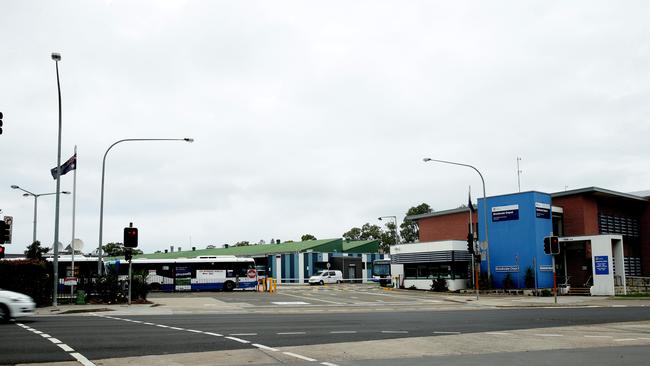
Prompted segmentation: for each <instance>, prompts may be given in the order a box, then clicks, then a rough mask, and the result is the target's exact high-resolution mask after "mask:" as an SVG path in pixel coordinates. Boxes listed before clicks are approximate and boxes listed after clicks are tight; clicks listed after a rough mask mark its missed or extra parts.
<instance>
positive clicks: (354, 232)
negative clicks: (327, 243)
mask: <svg viewBox="0 0 650 366" xmlns="http://www.w3.org/2000/svg"><path fill="white" fill-rule="evenodd" d="M343 239H345V240H348V241H354V240H361V229H359V228H358V227H353V228H352V229H350V230H348V231H346V232H344V233H343Z"/></svg>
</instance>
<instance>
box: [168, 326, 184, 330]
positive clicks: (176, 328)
mask: <svg viewBox="0 0 650 366" xmlns="http://www.w3.org/2000/svg"><path fill="white" fill-rule="evenodd" d="M169 329H173V330H185V329H183V328H178V327H169Z"/></svg>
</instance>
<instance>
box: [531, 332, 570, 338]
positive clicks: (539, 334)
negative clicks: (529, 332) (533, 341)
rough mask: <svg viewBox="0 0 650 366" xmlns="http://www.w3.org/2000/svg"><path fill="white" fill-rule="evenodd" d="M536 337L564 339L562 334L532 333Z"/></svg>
mask: <svg viewBox="0 0 650 366" xmlns="http://www.w3.org/2000/svg"><path fill="white" fill-rule="evenodd" d="M533 335H536V336H538V337H564V335H563V334H553V333H534V334H533Z"/></svg>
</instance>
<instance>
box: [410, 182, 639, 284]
mask: <svg viewBox="0 0 650 366" xmlns="http://www.w3.org/2000/svg"><path fill="white" fill-rule="evenodd" d="M551 198H552V205H553V210H552V211H553V213H552V215H553V231H554V234H555V235H559V236H565V237H574V236H585V235H600V234H619V235H622V236H623V251H624V260H625V273H626V275H628V276H650V191H642V192H633V193H622V192H616V191H612V190H608V189H603V188H598V187H588V188H582V189H575V190H570V191H563V192H556V193H552V194H551ZM489 199H490V197H488V200H489ZM406 220H412V221H416V222H417V224H418V228H419V240H420V241H421V242H431V241H442V240H465V239H466V238H467V232H468V223H469V210H468V208H457V209H452V210H445V211H438V212H432V213H428V214H421V215H413V216H408V217H406ZM472 222H473V223H474V228H475V230H480V229H481V228H482V227H483V225H482V224H481V225H477V223H478V215H477V213H476V212H474V213H473V217H472ZM540 245H541V243H540ZM585 255H589V253H585Z"/></svg>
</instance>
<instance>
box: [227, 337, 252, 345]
mask: <svg viewBox="0 0 650 366" xmlns="http://www.w3.org/2000/svg"><path fill="white" fill-rule="evenodd" d="M226 339H230V340H233V341H235V342H239V343H244V344H247V343H251V342H249V341H247V340H245V339H241V338H237V337H226Z"/></svg>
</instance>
